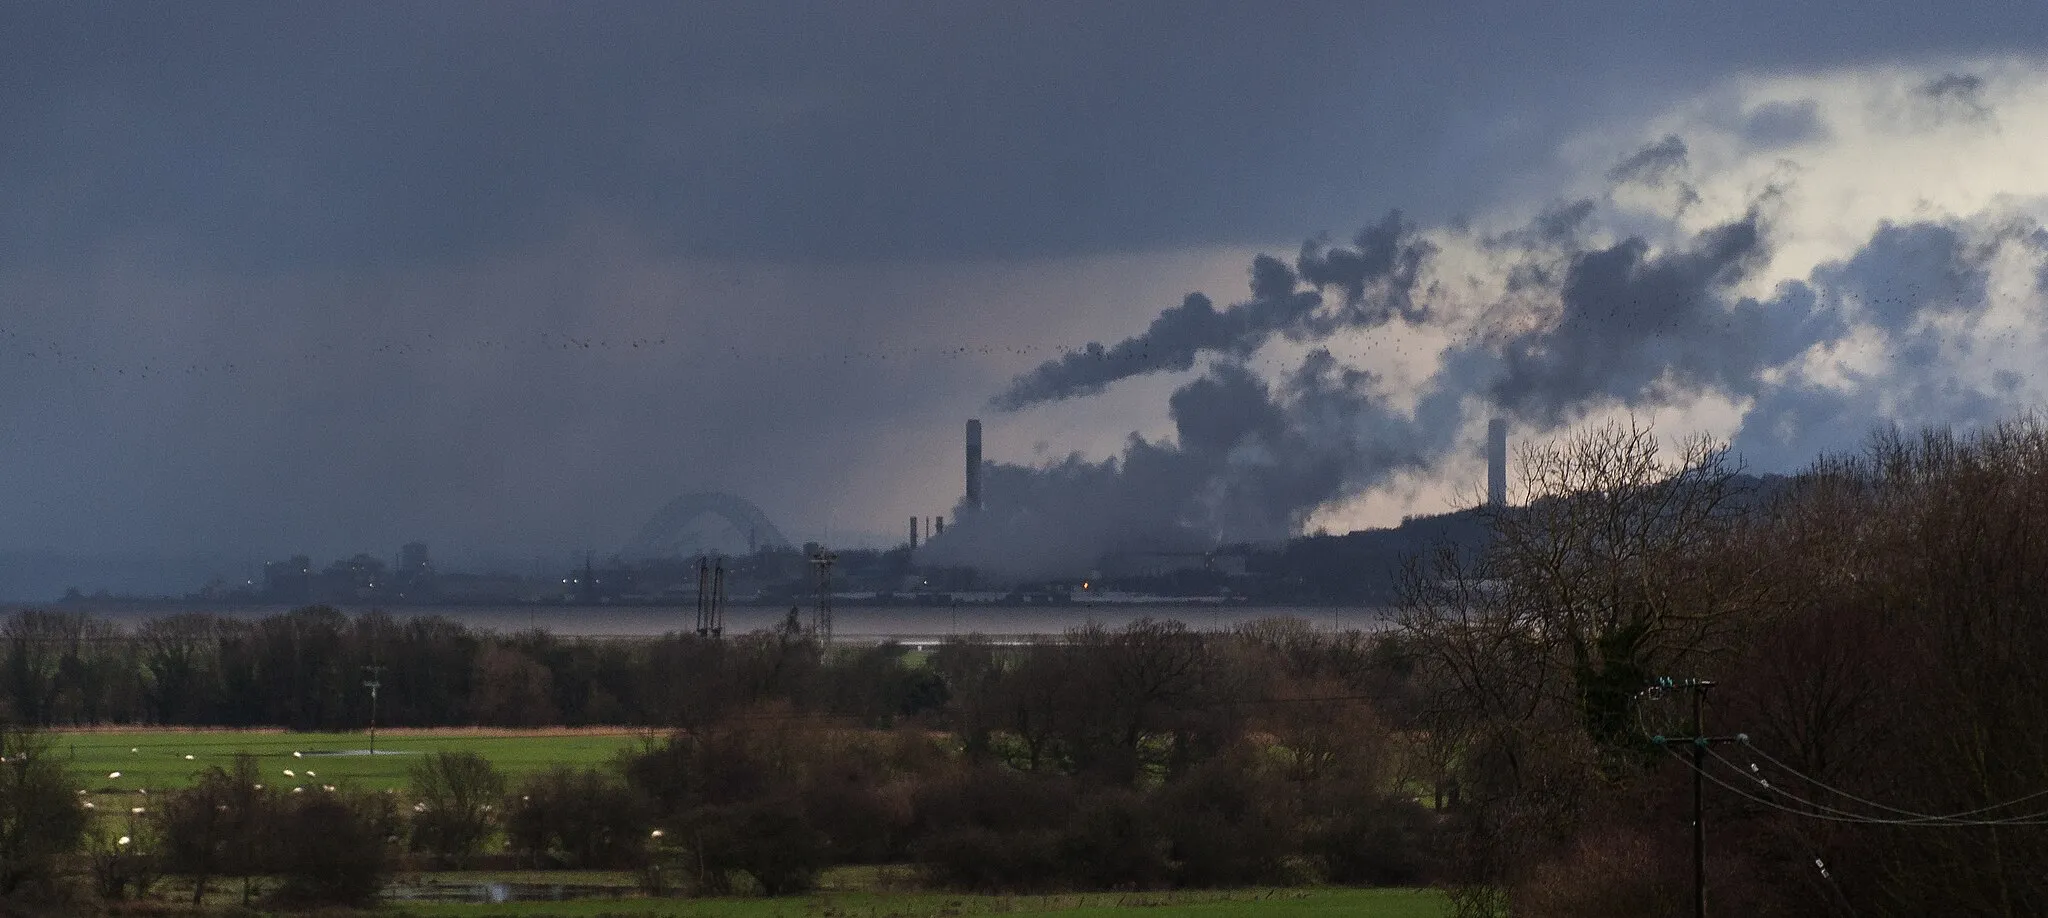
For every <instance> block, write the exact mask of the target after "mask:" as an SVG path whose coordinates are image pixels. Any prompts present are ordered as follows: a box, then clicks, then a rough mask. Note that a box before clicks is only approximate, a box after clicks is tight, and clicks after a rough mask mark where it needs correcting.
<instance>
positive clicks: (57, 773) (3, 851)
mask: <svg viewBox="0 0 2048 918" xmlns="http://www.w3.org/2000/svg"><path fill="white" fill-rule="evenodd" d="M0 760H4V761H0V897H6V898H17V897H22V896H28V895H36V894H45V893H51V892H54V888H53V881H54V880H55V877H56V868H57V863H58V861H59V860H61V859H62V858H63V857H64V856H65V855H68V854H70V853H71V852H73V851H76V850H78V847H79V844H80V843H81V842H83V841H84V839H85V827H86V814H85V809H84V806H83V805H82V804H81V803H80V798H79V795H78V787H77V785H75V784H73V783H72V781H71V779H70V778H69V777H68V776H67V775H66V774H65V773H64V766H63V763H61V762H59V761H57V760H56V759H54V758H51V757H50V755H49V750H48V747H47V746H45V745H44V744H43V742H42V741H41V739H40V738H38V737H36V736H34V735H32V734H30V733H27V732H25V731H22V730H18V729H15V728H11V727H0Z"/></svg>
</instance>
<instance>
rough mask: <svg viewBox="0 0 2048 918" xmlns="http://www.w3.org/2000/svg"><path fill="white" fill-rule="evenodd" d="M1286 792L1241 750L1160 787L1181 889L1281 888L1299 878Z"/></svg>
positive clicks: (1160, 807)
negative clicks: (1221, 887) (1260, 886)
mask: <svg viewBox="0 0 2048 918" xmlns="http://www.w3.org/2000/svg"><path fill="white" fill-rule="evenodd" d="M1291 797H1292V795H1291V794H1290V793H1289V788H1287V787H1286V786H1284V784H1283V783H1282V782H1280V781H1278V780H1277V779H1276V778H1275V777H1274V776H1273V775H1271V774H1270V773H1269V771H1268V769H1265V768H1262V767H1260V763H1259V762H1258V760H1257V758H1256V753H1255V752H1254V751H1252V750H1248V749H1239V750H1236V751H1233V752H1230V753H1226V754H1224V755H1222V756H1219V757H1217V758H1214V759H1210V760H1209V761H1207V762H1203V763H1202V764H1201V765H1199V766H1197V767H1196V768H1195V769H1194V770H1192V771H1190V772H1189V773H1188V774H1187V776H1186V777H1183V778H1182V779H1180V780H1178V781H1175V782H1173V783H1171V784H1168V785H1166V786H1165V787H1163V788H1160V790H1159V793H1158V795H1157V797H1156V798H1155V801H1156V807H1157V808H1156V810H1155V812H1156V813H1157V814H1158V819H1159V823H1160V826H1161V828H1162V829H1163V830H1164V833H1165V835H1166V838H1167V839H1168V841H1169V843H1170V845H1171V848H1170V850H1171V854H1172V857H1173V860H1174V861H1175V865H1174V879H1175V881H1176V882H1178V883H1180V884H1181V885H1184V886H1255V885H1275V886H1285V885H1290V884H1292V883H1294V882H1297V881H1299V880H1301V879H1304V878H1303V877H1301V876H1300V875H1299V874H1300V871H1299V870H1297V869H1296V868H1295V856H1296V855H1297V854H1298V853H1299V852H1300V846H1301V837H1300V834H1301V833H1300V826H1299V819H1298V816H1297V815H1296V813H1295V812H1294V809H1295V808H1294V807H1293V806H1291V802H1292V801H1291Z"/></svg>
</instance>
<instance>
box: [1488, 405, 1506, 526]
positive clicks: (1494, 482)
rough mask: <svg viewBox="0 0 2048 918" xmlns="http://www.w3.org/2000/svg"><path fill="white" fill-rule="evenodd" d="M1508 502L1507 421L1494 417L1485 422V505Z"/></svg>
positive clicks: (1492, 505) (1490, 505)
mask: <svg viewBox="0 0 2048 918" xmlns="http://www.w3.org/2000/svg"><path fill="white" fill-rule="evenodd" d="M1507 504H1508V422H1507V421H1506V420H1505V419H1503V418H1494V419H1493V420H1491V421H1488V422H1486V505H1487V506H1489V507H1505V506H1507Z"/></svg>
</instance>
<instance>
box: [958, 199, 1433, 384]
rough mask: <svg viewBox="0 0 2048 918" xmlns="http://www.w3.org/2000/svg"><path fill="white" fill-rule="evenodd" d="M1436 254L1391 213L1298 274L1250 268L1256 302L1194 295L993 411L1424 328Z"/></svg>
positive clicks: (1312, 246) (1036, 380) (1046, 371)
mask: <svg viewBox="0 0 2048 918" xmlns="http://www.w3.org/2000/svg"><path fill="white" fill-rule="evenodd" d="M1430 251H1431V248H1430V244H1429V243H1428V242H1427V241H1425V240H1422V239H1418V238H1416V236H1415V228H1414V227H1413V226H1412V225H1410V224H1408V223H1407V222H1406V221H1404V220H1403V219H1402V218H1401V215H1400V214H1399V213H1390V214H1388V215H1387V216H1386V218H1385V219H1383V220H1381V221H1380V222H1379V223H1377V224H1374V225H1372V226H1368V227H1366V228H1365V229H1363V230H1360V231H1359V233H1358V235H1357V236H1356V237H1354V238H1353V239H1352V242H1351V245H1350V246H1349V247H1343V246H1336V247H1331V246H1328V245H1325V244H1322V243H1318V242H1311V243H1309V244H1307V245H1304V246H1303V247H1302V250H1301V256H1300V257H1299V258H1298V259H1296V261H1295V264H1294V266H1293V267H1289V266H1288V265H1287V264H1286V263H1285V262H1282V261H1280V260H1279V259H1277V258H1274V257H1272V256H1270V255H1260V256H1258V257H1257V258H1255V259H1253V261H1252V266H1251V269H1250V274H1251V292H1252V298H1251V299H1249V300H1246V301H1244V302H1242V303H1236V304H1232V305H1231V306H1229V307H1227V308H1225V309H1223V310H1221V311H1218V310H1217V309H1216V307H1215V304H1214V303H1213V302H1211V301H1210V299H1209V298H1208V297H1207V296H1204V295H1202V294H1199V293H1191V294H1188V296H1187V298H1186V299H1184V300H1182V301H1181V304H1180V305H1179V306H1175V307H1173V308H1171V309H1167V310H1166V311H1164V312H1161V313H1160V314H1159V316H1158V317H1157V318H1154V319H1153V320H1152V324H1151V325H1150V326H1149V327H1147V328H1146V329H1145V331H1144V333H1143V334H1139V335H1136V336H1133V337H1130V338H1126V339H1124V340H1122V341H1119V342H1117V343H1115V344H1113V345H1110V346H1109V347H1103V346H1102V345H1101V344H1100V343H1099V342H1090V343H1089V344H1088V346H1087V347H1085V348H1083V349H1081V350H1079V351H1075V352H1073V353H1069V354H1066V355H1064V356H1062V357H1060V358H1058V359H1056V360H1049V361H1046V362H1045V363H1043V364H1040V365H1039V366H1038V367H1037V368H1035V369H1033V370H1032V371H1031V372H1029V373H1026V374H1024V375H1022V376H1019V377H1018V378H1017V379H1016V381H1014V382H1012V383H1011V384H1010V387H1009V388H1007V389H1005V390H1004V391H1003V392H1002V393H1001V394H1000V395H998V396H996V398H995V399H994V403H995V406H996V407H998V408H1001V409H1004V410H1011V411H1014V410H1016V409H1019V408H1028V407H1030V406H1032V405H1036V404H1039V403H1041V402H1051V401H1058V400H1060V399H1065V398H1073V397H1076V396H1085V395H1094V394H1096V393H1098V392H1101V391H1102V390H1103V389H1105V388H1108V387H1109V386H1110V385H1111V384H1112V383H1115V382H1117V381H1118V380H1123V379H1129V378H1131V377H1134V376H1142V375H1145V374H1148V373H1158V372H1166V371H1176V370H1186V369H1189V368H1190V367H1192V366H1194V362H1195V359H1196V358H1197V357H1199V356H1200V355H1202V354H1204V353H1207V354H1214V355H1219V356H1223V357H1230V358H1240V359H1241V358H1244V357H1247V356H1249V355H1250V354H1251V353H1252V352H1254V351H1256V350H1258V349H1259V347H1260V346H1261V345H1263V344H1265V343H1266V342H1267V341H1269V340H1271V339H1273V338H1275V337H1289V338H1299V337H1302V336H1308V335H1316V336H1321V335H1328V334H1329V333H1330V332H1331V331H1333V330H1335V329H1338V328H1373V327H1376V326H1379V325H1383V324H1385V323H1387V322H1388V321H1391V320H1392V319H1393V318H1394V317H1396V316H1399V317H1400V318H1402V319H1404V320H1406V321H1410V322H1419V321H1423V320H1424V319H1426V318H1427V312H1428V310H1427V309H1426V308H1425V307H1424V306H1422V305H1419V304H1418V302H1417V300H1416V297H1415V293H1416V291H1415V284H1416V280H1417V275H1418V273H1419V272H1420V270H1421V268H1422V263H1423V261H1424V259H1426V258H1427V257H1428V256H1429V253H1430ZM1304 283H1306V285H1307V286H1306V288H1304V286H1303V285H1304ZM1325 292H1328V293H1330V294H1332V295H1334V299H1335V303H1334V308H1332V309H1330V310H1323V309H1322V307H1323V306H1324V303H1325V296H1324V294H1325Z"/></svg>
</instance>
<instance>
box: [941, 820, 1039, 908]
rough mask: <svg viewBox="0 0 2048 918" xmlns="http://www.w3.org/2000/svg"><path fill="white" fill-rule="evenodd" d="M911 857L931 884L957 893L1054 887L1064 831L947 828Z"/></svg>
mask: <svg viewBox="0 0 2048 918" xmlns="http://www.w3.org/2000/svg"><path fill="white" fill-rule="evenodd" d="M911 853H912V856H913V857H915V858H916V859H917V863H918V866H920V867H922V868H924V872H925V877H926V878H927V879H928V880H929V881H931V882H932V883H934V884H936V885H939V886H947V887H951V888H954V889H968V890H976V891H981V892H1027V891H1033V890H1041V889H1052V888H1056V887H1057V886H1058V885H1059V880H1060V875H1061V873H1062V870H1061V867H1062V865H1061V863H1060V833H1059V832H1058V831H1057V830H1053V829H1012V830H1010V831H1006V832H997V831H994V830H992V829H984V828H979V827H973V826H969V827H962V828H957V829H948V830H944V831H940V832H937V833H934V834H932V835H928V836H926V837H925V838H924V839H922V840H920V841H919V842H918V843H917V844H915V845H913V846H912V847H911Z"/></svg>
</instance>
